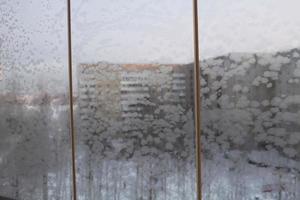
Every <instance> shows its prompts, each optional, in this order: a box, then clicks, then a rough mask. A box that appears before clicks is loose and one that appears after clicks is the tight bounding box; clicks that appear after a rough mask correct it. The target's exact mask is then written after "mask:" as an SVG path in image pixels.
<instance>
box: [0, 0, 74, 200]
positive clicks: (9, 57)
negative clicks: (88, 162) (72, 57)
mask: <svg viewBox="0 0 300 200" xmlns="http://www.w3.org/2000/svg"><path fill="white" fill-rule="evenodd" d="M0 21H1V23H0V46H1V47H0V199H2V198H4V197H7V198H11V199H22V200H40V199H43V200H45V199H70V198H71V194H70V188H71V184H70V156H69V155H70V151H69V128H68V109H67V108H68V98H67V91H68V90H67V89H68V87H67V86H68V85H67V80H68V76H67V62H66V61H67V58H66V52H67V49H66V41H67V40H66V35H67V34H66V2H65V1H59V0H51V1H48V0H31V1H22V0H14V1H5V0H4V1H0Z"/></svg>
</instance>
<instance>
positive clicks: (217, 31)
mask: <svg viewBox="0 0 300 200" xmlns="http://www.w3.org/2000/svg"><path fill="white" fill-rule="evenodd" d="M199 1H200V6H199V13H200V39H201V56H202V58H206V57H214V56H218V55H222V54H226V53H229V52H274V51H278V50H285V49H290V48H298V47H300V12H299V8H300V1H299V0H199Z"/></svg>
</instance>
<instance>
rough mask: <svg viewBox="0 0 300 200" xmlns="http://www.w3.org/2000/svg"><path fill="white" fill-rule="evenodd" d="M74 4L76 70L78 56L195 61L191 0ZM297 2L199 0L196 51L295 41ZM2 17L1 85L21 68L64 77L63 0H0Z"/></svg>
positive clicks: (85, 0) (278, 46) (299, 20)
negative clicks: (198, 26)
mask: <svg viewBox="0 0 300 200" xmlns="http://www.w3.org/2000/svg"><path fill="white" fill-rule="evenodd" d="M72 5H73V8H72V12H73V13H72V25H73V35H72V36H73V60H74V66H75V67H74V68H75V70H76V65H77V64H78V63H82V62H89V63H94V62H100V61H107V62H112V63H190V62H193V59H194V58H193V21H192V19H193V17H192V0H72ZM299 8H300V1H299V0H285V1H283V0H199V23H200V59H205V58H209V57H214V56H220V55H223V54H227V53H230V52H247V53H249V52H250V53H251V52H274V51H279V50H286V49H290V48H298V47H300V12H299ZM0 19H1V21H2V22H3V23H0V65H2V68H3V70H2V71H1V76H2V78H1V79H4V78H3V77H7V78H6V79H5V80H2V81H1V82H0V89H1V88H3V87H6V86H9V85H11V83H10V82H9V81H13V80H17V79H20V80H22V78H24V77H25V75H26V76H32V77H33V76H34V75H36V74H43V75H44V76H45V78H42V79H41V78H40V79H41V80H43V81H44V82H45V83H47V84H48V82H49V81H48V79H49V80H53V76H54V77H55V78H56V79H57V80H62V81H63V80H67V79H66V78H67V67H66V66H67V19H66V1H65V0H31V1H24V0H10V1H7V0H0ZM10 68H12V69H13V70H12V71H10ZM9 77H11V78H9ZM39 77H41V76H39ZM46 77H47V78H46ZM7 81H8V82H7ZM4 82H5V84H4ZM32 82H34V81H32ZM55 83H57V81H55V82H53V84H55ZM48 85H49V84H48ZM60 85H64V84H60ZM49 87H50V86H49ZM51 87H52V86H51ZM1 90H2V89H1Z"/></svg>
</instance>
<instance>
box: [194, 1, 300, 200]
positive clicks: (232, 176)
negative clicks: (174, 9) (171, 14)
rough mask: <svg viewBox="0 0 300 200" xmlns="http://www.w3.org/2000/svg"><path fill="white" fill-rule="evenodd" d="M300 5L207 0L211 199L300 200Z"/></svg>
mask: <svg viewBox="0 0 300 200" xmlns="http://www.w3.org/2000/svg"><path fill="white" fill-rule="evenodd" d="M299 6H300V2H299V1H295V0H291V1H289V2H286V1H279V0H272V1H271V0H267V1H263V2H262V1H259V0H253V1H243V0H242V1H237V0H229V1H221V0H216V1H201V2H200V6H199V13H200V15H199V19H200V29H199V30H200V46H201V53H200V60H201V95H202V96H201V98H202V106H201V110H202V112H201V115H202V123H201V128H202V154H203V159H202V169H203V175H202V182H203V197H202V199H204V200H297V199H300V184H299V183H300V157H299V155H300V149H299V147H300V37H299V34H298V33H299V31H300V28H299V27H300V20H299V19H300V18H299V17H300V15H299V11H298V9H297V8H299Z"/></svg>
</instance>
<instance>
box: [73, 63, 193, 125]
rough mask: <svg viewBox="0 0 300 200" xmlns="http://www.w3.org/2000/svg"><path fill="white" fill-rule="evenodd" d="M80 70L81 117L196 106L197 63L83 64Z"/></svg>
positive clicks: (139, 114)
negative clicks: (194, 102) (169, 106)
mask: <svg viewBox="0 0 300 200" xmlns="http://www.w3.org/2000/svg"><path fill="white" fill-rule="evenodd" d="M78 73H79V74H78V77H79V78H78V85H79V87H78V88H79V112H80V113H79V115H80V118H81V120H88V119H90V117H91V116H90V115H91V114H93V115H94V117H96V118H97V116H101V118H102V119H103V118H107V119H116V120H117V119H119V120H122V119H134V118H140V119H142V118H143V116H144V115H145V114H151V113H152V112H153V111H154V109H153V107H155V106H159V105H162V104H164V105H166V104H173V105H174V104H175V105H181V106H182V107H184V108H186V109H189V108H192V106H193V64H189V65H170V64H169V65H163V64H110V63H97V64H81V65H79V70H78Z"/></svg>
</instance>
